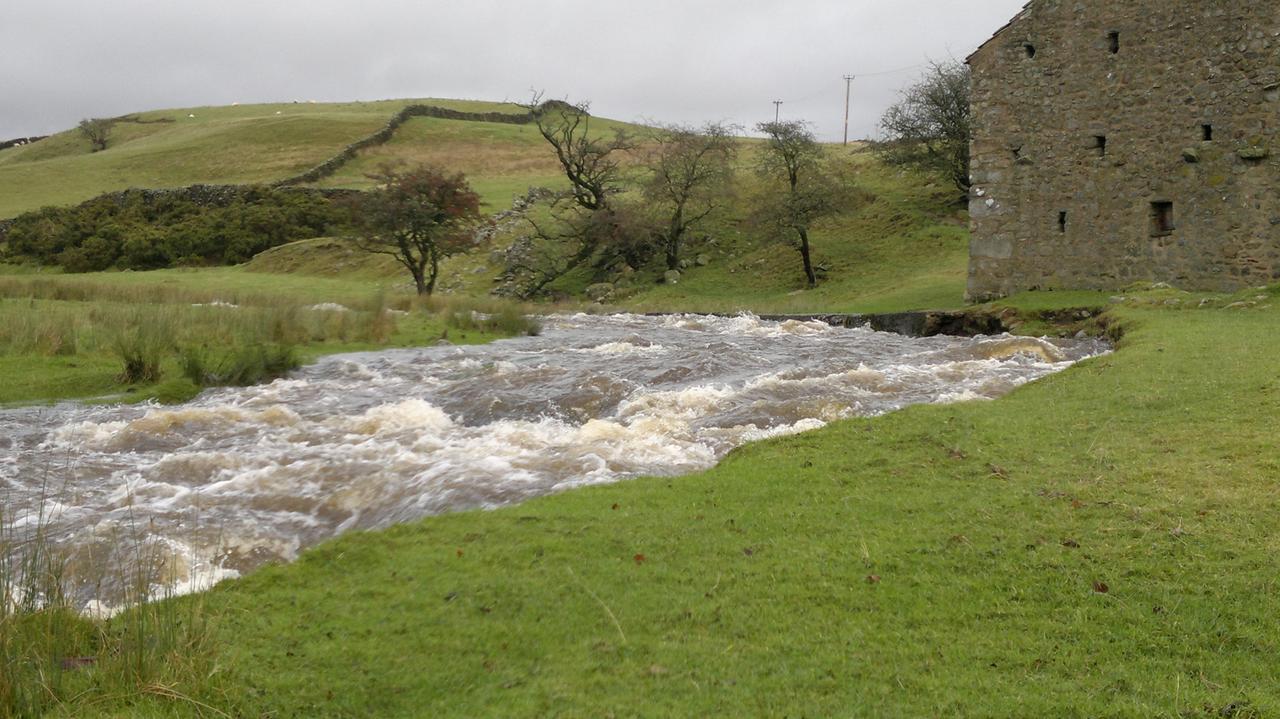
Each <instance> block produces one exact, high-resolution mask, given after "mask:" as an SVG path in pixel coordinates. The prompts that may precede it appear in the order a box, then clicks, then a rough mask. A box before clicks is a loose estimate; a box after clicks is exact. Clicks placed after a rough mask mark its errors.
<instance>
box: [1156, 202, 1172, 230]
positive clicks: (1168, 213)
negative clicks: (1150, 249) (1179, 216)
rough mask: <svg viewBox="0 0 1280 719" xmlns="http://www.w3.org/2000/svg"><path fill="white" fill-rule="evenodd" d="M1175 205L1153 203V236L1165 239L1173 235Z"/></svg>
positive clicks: (1170, 203)
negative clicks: (1166, 236)
mask: <svg viewBox="0 0 1280 719" xmlns="http://www.w3.org/2000/svg"><path fill="white" fill-rule="evenodd" d="M1173 230H1174V224H1173V203H1172V202H1153V203H1151V236H1152V237H1164V236H1165V235H1171V234H1173Z"/></svg>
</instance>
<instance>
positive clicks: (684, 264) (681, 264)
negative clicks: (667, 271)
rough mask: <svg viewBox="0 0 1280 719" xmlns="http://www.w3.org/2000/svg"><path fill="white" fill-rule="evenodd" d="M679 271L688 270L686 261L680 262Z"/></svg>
mask: <svg viewBox="0 0 1280 719" xmlns="http://www.w3.org/2000/svg"><path fill="white" fill-rule="evenodd" d="M680 269H682V270H687V269H689V261H688V260H680Z"/></svg>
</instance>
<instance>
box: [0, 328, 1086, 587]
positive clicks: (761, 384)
mask: <svg viewBox="0 0 1280 719" xmlns="http://www.w3.org/2000/svg"><path fill="white" fill-rule="evenodd" d="M1106 351H1108V347H1107V346H1106V345H1105V344H1104V343H1102V342H1100V341H1097V340H1043V339H1034V338H1020V337H1010V336H1001V337H975V338H956V337H932V338H926V339H919V338H909V337H903V336H899V335H894V334H886V333H880V332H872V331H870V330H866V329H845V328H835V327H830V326H827V325H825V324H823V323H821V322H798V321H788V322H768V321H763V320H760V319H758V318H755V317H752V316H741V317H736V318H720V317H708V316H696V315H685V316H668V317H642V316H637V315H615V316H588V315H573V316H554V317H549V318H546V320H545V329H544V332H543V334H542V336H540V337H527V338H520V339H510V340H503V341H499V342H495V343H492V344H489V345H484V346H477V347H452V346H444V347H432V348H423V349H411V350H390V351H382V352H370V353H363V354H350V355H342V356H335V357H329V358H327V359H324V360H322V361H320V362H319V363H317V364H314V365H312V366H309V367H306V368H304V369H302V370H300V371H298V372H296V373H294V374H293V375H291V376H290V377H288V378H287V379H282V380H279V381H276V382H273V383H271V384H269V385H263V386H257V387H248V388H235V389H218V390H212V391H208V392H206V393H204V394H202V395H201V396H200V397H198V398H197V399H195V400H194V401H192V402H190V403H187V404H184V405H181V406H173V407H160V406H153V405H140V406H139V405H128V406H125V405H121V406H85V405H80V404H76V403H64V404H59V405H57V406H54V407H42V408H20V409H8V410H0V499H3V502H4V505H5V509H6V511H7V513H8V515H9V517H10V522H11V524H12V525H13V528H15V529H16V530H17V531H18V532H19V533H21V532H24V531H25V532H30V531H31V529H32V528H33V527H34V526H36V525H37V524H41V525H43V526H45V527H47V528H48V529H49V536H50V537H52V538H53V540H54V541H55V542H56V543H57V544H59V545H60V546H62V547H65V548H67V549H68V550H70V551H71V552H72V554H73V556H74V558H75V561H76V562H78V563H79V564H80V565H83V566H91V567H93V568H95V569H97V570H99V571H103V570H109V569H110V568H111V567H113V566H114V565H117V564H121V563H123V562H124V561H125V560H124V559H123V557H124V556H125V555H128V554H129V553H130V552H128V551H123V550H121V549H120V547H121V546H128V544H129V542H134V543H136V542H139V541H142V542H145V543H146V544H147V545H148V546H152V547H155V546H160V547H164V548H168V549H170V550H172V551H171V554H172V557H173V559H172V560H171V561H170V562H169V564H168V565H166V570H165V575H166V576H165V580H166V581H168V582H172V583H173V586H174V587H176V589H177V591H187V590H192V589H198V588H200V587H203V586H206V585H208V584H209V583H210V582H212V581H216V580H218V579H220V578H222V577H226V576H234V575H236V574H238V573H241V572H244V571H247V570H250V569H253V568H254V567H257V566H259V565H261V564H263V563H266V562H276V561H288V560H291V559H293V558H294V557H296V556H297V554H298V552H299V551H301V550H302V549H305V548H306V547H309V546H312V545H314V544H316V543H318V542H321V541H323V540H325V539H327V538H330V537H333V536H335V535H337V534H340V533H342V532H345V531H348V530H353V529H370V528H378V527H385V526H388V525H391V524H394V523H397V522H405V521H410V520H414V519H418V518H421V517H425V516H428V515H433V514H439V513H442V512H449V511H455V510H460V509H470V508H492V507H500V506H503V505H508V504H511V503H514V502H519V501H521V500H524V499H528V498H530V497H536V496H540V495H545V494H548V493H552V492H558V491H561V490H565V489H569V488H572V487H579V486H583V485H589V484H601V483H607V482H617V481H621V480H625V479H627V478H631V477H636V476H641V475H678V474H683V473H689V472H694V471H697V470H701V469H705V468H708V467H711V466H712V465H714V464H715V463H716V461H717V460H718V459H719V458H720V457H722V456H724V454H725V453H726V452H728V451H729V450H730V449H732V448H734V447H736V446H738V445H741V444H743V443H745V442H749V441H752V440H757V439H762V438H766V437H773V436H779V435H784V434H791V433H796V432H802V431H805V430H810V429H814V428H817V427H821V426H822V425H824V424H825V423H827V422H831V421H834V420H839V419H841V418H847V417H854V416H870V415H877V414H881V413H884V412H889V411H892V410H895V409H898V408H901V407H904V406H907V405H911V404H918V403H938V402H956V401H963V400H983V399H992V398H996V397H999V396H1000V395H1003V394H1005V393H1007V392H1009V391H1010V390H1012V389H1014V388H1015V387H1017V386H1019V385H1021V384H1024V383H1026V382H1029V381H1032V380H1035V379H1037V378H1039V377H1042V376H1044V375H1047V374H1049V373H1052V372H1056V371H1059V370H1062V369H1064V368H1066V367H1068V366H1069V365H1071V364H1072V363H1073V362H1076V361H1078V360H1081V359H1084V358H1087V357H1090V356H1094V355H1097V354H1101V353H1104V352H1106ZM15 520H16V521H15ZM11 531H12V530H11ZM122 540H124V541H122ZM85 581H86V585H85V587H89V586H92V587H93V589H92V590H89V589H86V588H85V587H82V588H81V589H82V594H85V595H86V597H88V595H91V594H93V593H94V592H98V591H101V590H100V589H99V588H98V583H97V580H93V581H91V580H85ZM88 598H92V597H88ZM86 601H87V599H86Z"/></svg>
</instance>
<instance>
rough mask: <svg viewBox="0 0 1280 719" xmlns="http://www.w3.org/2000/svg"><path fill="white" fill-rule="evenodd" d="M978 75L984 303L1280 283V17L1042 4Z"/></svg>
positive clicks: (1154, 1) (1183, 6) (1196, 2)
mask: <svg viewBox="0 0 1280 719" xmlns="http://www.w3.org/2000/svg"><path fill="white" fill-rule="evenodd" d="M969 63H970V65H971V66H972V68H973V127H974V139H973V146H972V156H973V169H972V176H973V189H972V191H971V196H970V210H971V216H972V230H973V233H972V235H973V239H972V243H971V248H970V268H969V295H970V297H971V298H973V299H977V300H981V299H988V298H992V297H996V296H1001V295H1005V294H1009V293H1012V292H1016V291H1020V290H1026V289H1115V288H1119V287H1123V286H1125V285H1128V284H1131V283H1133V282H1135V281H1163V282H1169V283H1171V284H1173V285H1175V286H1177V287H1180V288H1184V289H1201V290H1227V289H1232V288H1237V287H1241V286H1248V285H1257V284H1263V283H1269V282H1274V281H1275V280H1276V279H1277V278H1280V4H1277V3H1273V2H1260V1H1259V0H1212V1H1211V0H1110V1H1108V0H1033V1H1032V3H1031V4H1030V5H1029V6H1028V7H1027V8H1026V9H1025V10H1024V11H1023V12H1022V13H1021V14H1020V15H1019V16H1018V17H1016V18H1015V19H1014V20H1013V21H1012V22H1011V23H1010V24H1009V25H1008V26H1007V27H1006V28H1005V29H1003V30H1001V31H1000V32H999V33H998V34H997V35H996V36H995V37H994V38H993V39H992V40H991V41H990V42H988V43H987V44H986V45H984V46H983V47H981V48H980V49H979V50H978V51H977V52H976V53H975V54H974V55H973V56H972V57H971V58H970V59H969ZM1104 138H1105V139H1104Z"/></svg>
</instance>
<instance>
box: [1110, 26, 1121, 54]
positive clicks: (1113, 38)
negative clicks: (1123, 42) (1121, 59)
mask: <svg viewBox="0 0 1280 719" xmlns="http://www.w3.org/2000/svg"><path fill="white" fill-rule="evenodd" d="M1107 49H1108V50H1110V51H1111V54H1112V55H1115V54H1117V53H1119V52H1120V33H1119V32H1117V31H1115V30H1112V31H1111V32H1109V33H1107Z"/></svg>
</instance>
